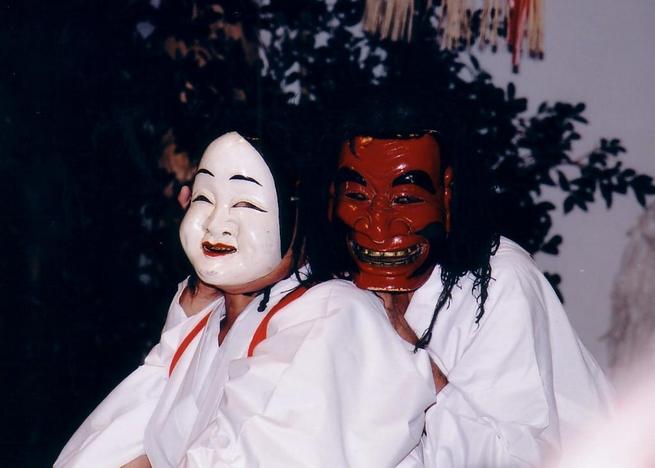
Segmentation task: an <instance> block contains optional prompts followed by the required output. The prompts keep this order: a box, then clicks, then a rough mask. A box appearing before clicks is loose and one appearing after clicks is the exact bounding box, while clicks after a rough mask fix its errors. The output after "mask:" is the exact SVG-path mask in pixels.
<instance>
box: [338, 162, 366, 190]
mask: <svg viewBox="0 0 655 468" xmlns="http://www.w3.org/2000/svg"><path fill="white" fill-rule="evenodd" d="M346 182H355V183H356V184H360V185H363V186H364V187H366V185H367V184H366V179H364V176H362V175H361V174H360V173H359V172H357V171H355V170H353V169H350V168H349V167H342V168H340V169H339V171H338V172H337V176H336V179H335V185H336V186H337V187H338V186H340V185H341V184H344V183H346Z"/></svg>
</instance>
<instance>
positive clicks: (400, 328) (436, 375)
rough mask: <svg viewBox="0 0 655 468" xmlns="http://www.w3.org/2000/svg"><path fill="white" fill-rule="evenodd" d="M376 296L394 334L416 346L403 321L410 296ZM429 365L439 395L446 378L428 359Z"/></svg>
mask: <svg viewBox="0 0 655 468" xmlns="http://www.w3.org/2000/svg"><path fill="white" fill-rule="evenodd" d="M378 295H379V297H380V298H381V299H382V302H383V303H384V309H385V311H386V312H387V317H388V318H389V322H391V326H392V327H393V328H394V330H396V333H398V335H400V337H401V338H402V339H403V340H405V341H407V342H408V343H410V344H412V345H414V344H416V342H417V341H418V337H417V336H416V333H415V332H414V330H413V329H412V327H410V326H409V323H407V320H405V312H407V306H408V305H409V301H410V300H411V296H410V294H402V293H400V294H398V293H392V294H391V293H378ZM430 365H431V367H432V378H433V379H434V386H435V388H436V390H437V393H439V392H440V391H441V390H442V389H443V388H444V387H445V386H446V385H447V384H448V378H447V377H446V376H445V375H444V373H443V372H441V369H439V366H437V365H436V364H435V362H434V361H433V360H432V359H430Z"/></svg>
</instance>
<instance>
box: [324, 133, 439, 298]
mask: <svg viewBox="0 0 655 468" xmlns="http://www.w3.org/2000/svg"><path fill="white" fill-rule="evenodd" d="M441 176H442V172H441V168H440V152H439V145H438V144H437V141H436V140H435V139H434V137H433V136H432V135H430V134H425V135H423V136H421V137H415V138H405V139H393V140H386V139H376V138H372V137H362V136H360V137H356V138H353V139H352V140H350V141H348V142H346V143H344V145H343V147H342V150H341V156H340V160H339V169H338V173H337V178H336V181H335V186H334V189H335V195H336V200H335V214H336V216H337V217H338V218H339V219H340V220H341V221H342V222H343V223H344V224H345V225H346V227H347V228H348V234H347V242H348V249H349V251H350V254H351V256H352V258H353V259H354V261H355V263H356V265H357V269H358V271H357V272H355V276H354V279H355V283H356V284H357V286H359V287H360V288H366V289H371V290H376V291H413V290H415V289H417V288H418V287H420V286H421V285H422V284H423V283H424V282H425V281H426V280H427V278H428V277H429V275H430V273H431V272H432V269H433V267H434V265H435V262H436V259H437V255H436V254H437V252H436V250H438V249H439V246H440V244H441V243H442V242H443V239H444V238H445V234H446V231H447V230H448V229H449V226H448V225H449V210H448V205H449V198H450V191H449V190H444V185H448V183H449V182H450V178H451V172H450V169H448V170H447V171H445V172H444V179H445V180H446V184H444V183H442V177H441Z"/></svg>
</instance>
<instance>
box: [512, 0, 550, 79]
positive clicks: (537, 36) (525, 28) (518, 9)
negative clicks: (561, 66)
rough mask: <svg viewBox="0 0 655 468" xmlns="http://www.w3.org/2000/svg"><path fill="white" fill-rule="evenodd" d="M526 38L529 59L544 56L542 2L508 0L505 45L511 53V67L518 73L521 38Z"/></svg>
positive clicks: (536, 0) (539, 0) (534, 0)
mask: <svg viewBox="0 0 655 468" xmlns="http://www.w3.org/2000/svg"><path fill="white" fill-rule="evenodd" d="M524 36H527V39H528V51H529V54H530V56H531V57H539V58H542V57H543V55H544V33H543V8H542V0H509V21H508V27H507V44H508V45H509V48H510V50H511V51H512V67H513V70H514V72H518V69H519V63H520V62H521V48H522V44H523V38H524Z"/></svg>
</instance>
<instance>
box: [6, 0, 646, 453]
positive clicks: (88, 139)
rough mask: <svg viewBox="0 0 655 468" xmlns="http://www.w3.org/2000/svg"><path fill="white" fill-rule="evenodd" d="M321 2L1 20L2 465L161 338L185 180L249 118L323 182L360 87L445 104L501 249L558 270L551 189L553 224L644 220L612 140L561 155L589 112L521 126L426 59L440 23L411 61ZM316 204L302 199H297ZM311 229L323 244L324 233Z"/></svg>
mask: <svg viewBox="0 0 655 468" xmlns="http://www.w3.org/2000/svg"><path fill="white" fill-rule="evenodd" d="M262 3H264V2H262ZM333 3H334V6H333V7H328V5H327V4H326V3H325V2H323V1H318V0H314V1H310V2H301V1H296V0H294V1H287V0H270V1H269V2H267V3H266V6H262V7H260V6H258V5H257V4H256V3H253V2H249V1H237V0H217V1H215V2H193V1H191V0H177V1H173V0H162V1H161V4H160V5H159V6H158V7H154V6H153V4H154V5H157V4H158V2H149V1H146V0H122V1H121V0H112V1H100V0H95V1H89V0H86V1H82V0H74V1H70V2H67V3H65V4H60V3H58V2H36V1H33V0H23V1H22V2H15V4H12V3H9V4H7V3H4V4H3V5H2V15H0V18H1V19H2V21H7V24H3V25H0V26H1V27H0V44H2V46H1V47H2V50H1V52H0V53H1V54H2V55H1V57H0V58H2V63H3V64H4V65H3V67H2V70H0V73H2V75H1V76H2V78H1V81H0V143H1V146H0V148H1V149H0V151H1V157H0V168H1V169H2V174H3V175H4V184H3V189H4V192H3V194H4V199H5V203H4V209H3V210H2V218H1V221H2V227H3V228H2V230H1V232H2V240H3V245H4V247H5V248H4V253H3V255H2V256H1V259H0V266H2V267H3V270H4V271H3V275H2V279H1V280H0V286H1V289H0V291H1V292H2V293H4V294H3V296H4V297H5V298H8V301H6V308H5V313H4V314H3V315H2V318H1V319H0V320H1V321H2V322H1V323H0V329H2V333H3V336H2V343H3V346H4V348H3V349H2V355H3V358H2V361H1V363H2V370H3V375H4V376H9V378H7V377H5V381H4V382H5V385H3V387H4V388H3V397H4V398H5V399H4V401H6V402H8V403H9V404H8V408H9V415H8V417H7V419H6V421H5V424H4V425H3V432H4V433H3V434H2V437H1V440H2V443H3V445H4V446H3V450H2V452H1V454H0V464H2V465H3V466H47V465H48V464H50V463H52V461H53V460H54V457H55V456H56V453H57V452H58V450H59V449H60V448H61V447H62V446H63V443H64V442H65V440H66V439H67V438H68V437H69V436H70V434H71V433H72V431H73V430H74V428H75V427H76V426H77V425H79V424H80V423H81V421H82V420H83V418H84V417H85V416H86V415H87V414H88V413H89V412H90V410H91V409H92V408H93V407H94V405H95V404H97V403H98V401H99V400H100V399H101V398H102V397H103V396H104V395H105V394H106V393H107V391H108V390H109V389H110V388H112V387H113V386H114V385H115V384H116V383H117V382H118V381H119V380H120V379H121V378H122V377H123V376H125V375H126V374H127V373H128V372H129V370H130V369H132V368H134V367H135V366H136V365H137V364H138V362H139V360H140V359H141V358H142V357H143V356H144V354H145V352H146V351H147V350H148V348H149V347H150V346H151V345H152V343H153V342H154V341H155V340H156V339H157V334H158V331H159V329H160V328H161V325H162V322H163V318H164V314H165V309H166V304H167V303H168V301H169V300H170V297H171V296H172V294H173V292H174V290H175V284H176V282H177V281H179V280H180V279H182V278H183V276H184V275H185V272H186V271H188V268H187V266H186V262H185V260H184V258H183V256H182V255H181V249H180V247H179V242H178V240H177V223H178V220H179V217H180V214H181V213H180V210H179V209H178V208H177V206H176V203H175V201H174V197H173V196H172V195H173V194H174V193H175V192H176V191H177V189H178V188H179V184H181V183H183V182H184V179H185V178H186V177H187V176H188V172H189V171H186V173H185V170H184V168H185V166H184V164H183V163H184V161H186V160H187V159H186V158H189V159H191V160H192V161H193V160H197V159H198V157H199V155H200V151H201V150H202V147H203V146H204V144H205V143H206V142H207V141H208V139H210V138H211V137H214V136H216V135H218V134H220V133H221V132H223V131H225V130H227V129H230V128H231V126H232V125H233V122H234V120H235V119H238V118H239V116H240V115H242V114H243V112H244V111H245V109H250V110H252V109H255V110H262V113H261V115H262V116H263V115H264V112H263V111H264V110H265V111H266V112H265V114H266V115H267V116H269V118H268V119H267V120H266V121H267V122H269V123H271V122H272V124H274V125H276V126H277V127H278V131H279V136H280V139H281V140H282V141H285V142H287V148H288V154H289V156H290V158H291V159H293V160H294V161H295V163H296V164H297V165H299V166H300V168H301V170H302V171H305V172H306V173H310V174H313V175H314V176H316V178H317V179H318V178H320V176H321V175H322V174H325V171H322V170H321V169H320V168H321V167H322V164H326V163H327V158H329V157H331V156H332V153H331V151H330V150H331V148H330V147H329V146H327V145H325V144H324V142H325V141H326V140H325V137H326V135H325V133H326V132H325V130H327V129H329V128H331V125H332V124H333V123H334V119H339V106H338V103H339V102H341V101H344V100H346V101H347V100H350V101H353V100H356V99H357V98H358V95H357V91H356V89H358V87H361V86H362V85H367V86H374V85H380V84H386V85H388V86H410V87H420V88H422V89H423V90H424V91H425V92H426V93H427V94H428V95H430V96H431V97H428V99H427V100H426V105H429V104H430V103H437V102H439V103H442V102H447V103H449V104H448V106H449V108H448V109H445V110H444V112H443V113H446V114H450V115H451V116H452V118H453V120H457V121H458V122H461V123H463V125H462V127H461V128H462V135H461V138H464V139H466V140H467V141H468V142H469V144H470V145H471V147H472V148H473V149H472V151H474V152H475V154H476V155H477V157H479V158H480V159H481V160H483V161H484V163H485V164H488V165H489V166H490V167H492V168H493V169H494V174H495V178H496V180H495V184H496V186H497V193H498V196H499V198H500V203H499V212H500V214H501V217H500V222H501V232H503V233H504V234H506V235H508V236H509V237H511V238H513V239H514V240H516V241H517V242H519V243H520V244H522V245H523V246H524V247H525V248H526V249H527V250H528V251H530V252H532V253H534V252H538V251H542V252H545V253H549V254H557V253H558V247H559V245H560V244H561V242H562V241H563V239H562V237H561V235H557V234H554V233H553V232H552V222H551V216H550V214H551V212H552V211H553V210H555V209H557V207H556V206H555V205H554V204H552V203H551V202H549V201H548V200H545V199H543V198H542V195H541V190H542V188H543V187H545V186H553V187H559V189H561V190H562V191H564V192H566V193H567V198H566V200H565V201H564V206H563V207H562V209H563V210H564V211H565V212H569V211H573V210H576V209H579V210H586V208H587V206H588V205H589V203H592V202H594V201H595V200H596V199H597V198H600V199H602V201H603V202H604V203H605V204H606V206H607V207H610V206H611V203H612V200H613V197H614V196H615V195H616V194H625V193H627V192H628V191H631V192H632V193H633V194H634V196H635V197H636V199H637V201H638V202H639V203H640V204H642V205H644V204H645V202H646V197H647V196H648V195H650V194H652V193H654V192H655V187H654V186H653V181H652V179H651V177H649V176H647V175H643V174H638V173H636V172H635V171H634V170H632V169H629V168H624V167H622V165H621V161H620V157H621V154H622V153H623V152H624V151H625V149H624V148H623V147H622V146H621V143H620V141H618V140H616V139H609V138H608V139H604V140H601V141H600V142H599V144H598V146H597V148H595V149H594V150H593V151H591V152H590V153H589V154H587V155H584V156H581V157H576V156H574V155H573V154H572V143H573V142H574V141H575V140H577V139H579V138H580V136H579V133H578V132H579V128H580V126H581V125H583V124H585V123H586V121H585V119H584V116H583V112H584V105H583V104H575V105H573V104H567V103H544V104H542V105H541V106H540V108H539V110H538V112H537V113H536V114H535V115H532V116H529V115H526V108H527V103H526V100H525V99H523V98H520V97H517V96H516V95H515V89H514V86H513V85H509V87H508V88H507V89H500V88H498V87H496V86H494V85H493V82H492V79H491V77H490V76H489V75H488V74H487V73H485V72H484V71H483V70H480V69H479V68H478V65H477V61H476V60H475V58H474V57H472V56H468V57H467V56H464V57H463V58H461V59H460V58H459V57H458V56H456V55H453V54H451V53H445V52H442V51H440V50H438V49H437V47H436V45H435V40H434V36H435V34H436V32H435V28H434V26H433V25H432V24H433V22H431V21H430V17H429V15H430V14H431V13H432V10H430V11H427V12H422V14H423V16H422V17H421V19H420V21H418V23H419V27H418V28H417V30H416V32H415V38H414V41H413V43H412V44H410V45H407V44H404V43H389V42H384V41H380V40H378V39H376V38H374V37H368V36H365V35H363V34H362V33H361V32H359V30H358V29H357V27H356V25H357V23H358V22H359V19H360V18H361V14H362V9H363V2H361V1H359V0H338V1H336V2H333ZM146 33H149V34H146ZM144 36H146V37H144ZM260 40H261V42H262V44H261V46H260V44H259V42H260ZM261 125H264V118H263V117H262V122H261ZM173 143H174V144H175V145H177V146H176V147H175V148H173V147H172V144H173ZM173 149H175V150H176V151H173ZM167 151H168V152H167ZM166 155H168V156H167V157H168V159H166V158H165V157H164V156H166ZM175 157H178V159H175ZM171 160H175V161H177V162H178V163H180V164H181V169H180V170H179V171H178V172H175V171H174V167H173V166H175V164H172V163H170V162H171ZM180 161H181V162H180ZM160 166H164V167H165V168H167V169H168V171H166V170H162V169H161V167H160ZM172 167H173V168H172ZM178 169H179V167H178ZM308 188H313V187H308ZM322 195H323V194H321V193H317V192H316V191H314V192H312V191H308V192H307V194H306V195H305V196H306V198H305V200H306V201H309V202H311V201H312V200H313V201H315V202H316V203H319V202H321V201H322V200H321V198H322ZM599 195H600V197H599ZM310 228H311V229H314V230H315V232H316V233H317V234H318V233H319V232H320V224H318V223H316V224H312V225H311V226H310ZM549 278H550V279H551V281H552V282H553V283H554V284H555V285H556V284H557V283H558V282H559V280H560V279H559V276H557V275H549ZM7 382H10V384H9V385H7Z"/></svg>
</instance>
